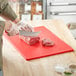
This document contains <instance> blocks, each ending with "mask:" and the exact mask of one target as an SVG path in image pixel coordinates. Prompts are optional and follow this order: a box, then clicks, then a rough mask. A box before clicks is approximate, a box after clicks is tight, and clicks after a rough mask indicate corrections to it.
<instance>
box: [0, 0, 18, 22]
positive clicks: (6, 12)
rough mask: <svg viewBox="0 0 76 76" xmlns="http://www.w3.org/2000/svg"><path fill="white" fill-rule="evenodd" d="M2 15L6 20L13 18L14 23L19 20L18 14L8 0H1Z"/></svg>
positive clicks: (0, 9) (0, 11) (0, 12)
mask: <svg viewBox="0 0 76 76" xmlns="http://www.w3.org/2000/svg"><path fill="white" fill-rule="evenodd" d="M0 15H1V16H2V17H3V18H5V19H6V20H11V21H13V22H14V23H17V22H19V19H18V18H17V15H16V14H15V12H14V11H13V10H12V8H11V6H10V5H9V3H8V1H7V0H0Z"/></svg>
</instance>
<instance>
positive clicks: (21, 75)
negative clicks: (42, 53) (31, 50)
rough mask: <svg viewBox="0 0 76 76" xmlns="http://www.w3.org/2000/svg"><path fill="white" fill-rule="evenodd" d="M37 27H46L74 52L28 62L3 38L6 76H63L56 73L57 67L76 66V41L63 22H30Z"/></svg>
mask: <svg viewBox="0 0 76 76" xmlns="http://www.w3.org/2000/svg"><path fill="white" fill-rule="evenodd" d="M28 22H29V23H30V24H32V26H33V27H35V26H45V27H46V28H48V29H49V30H51V31H52V32H53V33H54V34H55V35H57V36H58V37H59V38H61V39H62V40H63V41H65V42H66V43H67V44H68V45H70V46H71V47H72V48H73V49H74V52H69V53H64V54H59V55H54V56H49V57H44V58H40V59H35V60H31V61H26V60H24V58H23V57H22V56H21V55H20V53H19V52H17V50H16V49H15V48H14V46H12V45H11V43H10V42H8V40H7V39H6V38H5V37H3V71H4V76H61V75H60V74H57V73H56V72H55V66H56V65H61V66H68V65H69V64H71V63H74V64H76V40H75V39H74V38H73V36H72V34H71V33H70V31H69V30H68V28H67V27H66V25H65V24H64V22H63V21H61V20H43V21H42V20H40V21H28Z"/></svg>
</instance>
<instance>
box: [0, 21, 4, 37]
mask: <svg viewBox="0 0 76 76" xmlns="http://www.w3.org/2000/svg"><path fill="white" fill-rule="evenodd" d="M4 27H5V22H4V21H0V37H1V36H2V35H3V31H4Z"/></svg>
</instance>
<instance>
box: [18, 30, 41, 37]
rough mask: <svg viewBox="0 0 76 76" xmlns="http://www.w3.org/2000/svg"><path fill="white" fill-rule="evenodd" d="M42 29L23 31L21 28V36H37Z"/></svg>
mask: <svg viewBox="0 0 76 76" xmlns="http://www.w3.org/2000/svg"><path fill="white" fill-rule="evenodd" d="M40 32H41V31H38V32H26V31H23V30H19V35H21V36H31V37H32V36H33V37H36V36H38V35H39V34H40Z"/></svg>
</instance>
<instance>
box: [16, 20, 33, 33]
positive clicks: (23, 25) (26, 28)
mask: <svg viewBox="0 0 76 76" xmlns="http://www.w3.org/2000/svg"><path fill="white" fill-rule="evenodd" d="M17 26H18V29H19V30H24V31H27V32H33V31H34V29H33V28H32V27H31V25H30V24H28V23H26V22H24V21H20V22H19V23H17Z"/></svg>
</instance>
